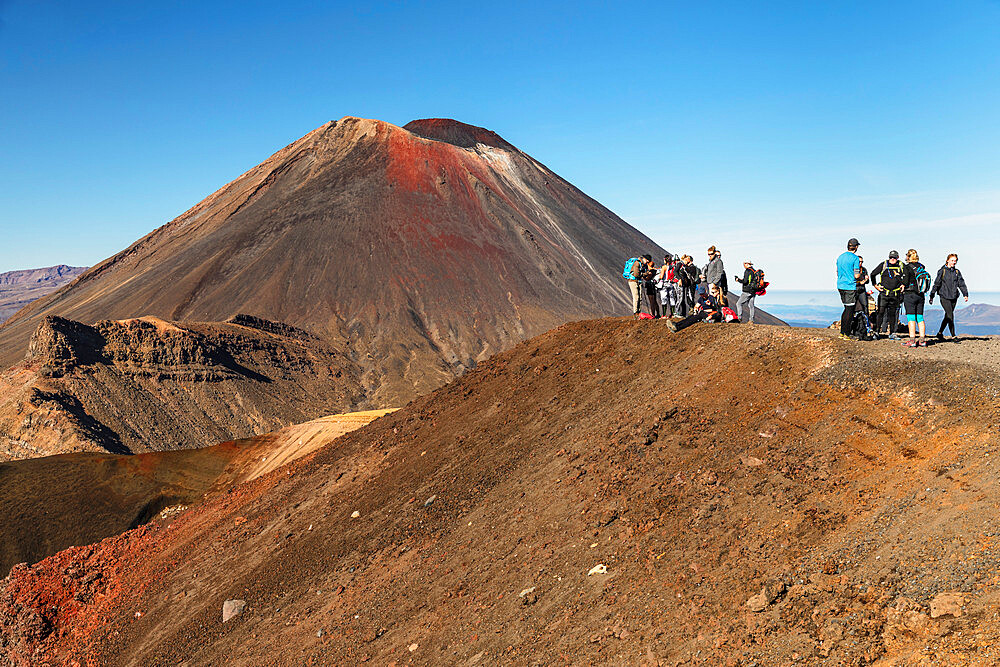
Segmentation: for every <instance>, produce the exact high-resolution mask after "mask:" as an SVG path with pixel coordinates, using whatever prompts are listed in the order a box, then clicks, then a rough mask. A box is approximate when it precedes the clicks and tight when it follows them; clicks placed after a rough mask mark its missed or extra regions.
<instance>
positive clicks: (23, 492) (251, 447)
mask: <svg viewBox="0 0 1000 667" xmlns="http://www.w3.org/2000/svg"><path fill="white" fill-rule="evenodd" d="M386 412H388V411H386V410H372V411H368V412H350V413H346V414H338V415H331V416H328V417H321V418H320V419H315V420H313V421H310V422H306V423H304V424H296V425H294V426H289V427H288V428H284V429H282V430H280V431H277V432H275V433H269V434H267V435H261V436H257V437H254V438H248V439H245V440H237V441H235V442H224V443H222V444H220V445H215V446H213V447H203V448H201V449H189V450H182V451H175V452H152V453H148V454H136V455H131V456H130V455H115V454H96V453H81V454H62V455H60V456H48V457H43V458H37V459H30V460H28V461H17V462H7V463H0V508H2V511H0V535H3V536H4V539H3V541H2V542H0V573H3V574H6V573H7V572H8V571H9V570H10V567H11V566H12V565H14V564H16V563H21V562H29V563H34V562H36V561H39V560H41V559H42V558H44V557H45V556H48V555H51V554H53V553H55V552H57V551H60V550H62V549H66V548H67V547H70V546H73V545H76V544H89V543H91V542H97V541H99V540H101V539H103V538H105V537H108V536H109V535H117V534H118V533H121V532H123V531H126V530H128V529H129V528H134V527H136V526H139V525H141V524H143V523H146V522H147V521H149V520H151V519H155V518H156V517H157V515H158V514H160V513H161V512H164V513H165V514H166V515H170V514H173V513H175V512H176V511H177V510H178V509H180V508H181V507H183V506H184V505H190V504H192V503H195V502H200V501H201V500H202V499H203V497H204V496H205V495H206V494H209V495H211V494H214V493H222V492H225V491H226V490H227V489H229V488H231V487H232V486H234V485H236V484H239V483H242V482H246V481H249V480H253V479H256V478H258V477H260V476H261V475H264V474H267V473H268V472H270V471H272V470H275V469H277V468H279V467H281V466H282V465H285V464H287V463H289V462H291V461H294V460H295V459H298V458H300V457H302V456H305V455H306V454H309V453H310V452H313V451H315V450H316V449H318V448H320V447H322V446H324V445H326V444H327V443H329V442H330V441H331V440H333V439H334V438H336V437H339V436H341V435H343V434H344V433H348V432H350V431H353V430H354V429H356V428H360V427H362V426H364V425H365V424H368V423H369V422H371V421H372V420H373V419H375V418H377V417H380V416H382V415H383V414H385V413H386ZM161 516H163V515H161Z"/></svg>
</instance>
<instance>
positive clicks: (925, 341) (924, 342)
mask: <svg viewBox="0 0 1000 667" xmlns="http://www.w3.org/2000/svg"><path fill="white" fill-rule="evenodd" d="M917 345H919V346H920V347H927V339H926V338H921V339H920V342H919V343H917Z"/></svg>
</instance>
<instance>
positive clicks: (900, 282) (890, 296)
mask: <svg viewBox="0 0 1000 667" xmlns="http://www.w3.org/2000/svg"><path fill="white" fill-rule="evenodd" d="M872 286H873V287H874V288H875V289H876V290H877V291H878V316H877V318H876V324H875V333H876V335H886V334H887V335H888V336H889V338H890V339H891V340H896V326H897V325H898V324H899V306H900V304H901V303H902V298H903V286H904V274H903V265H902V264H900V263H899V253H898V252H896V251H895V250H891V251H890V252H889V259H887V260H886V261H884V262H880V263H879V265H878V266H876V267H875V270H874V271H872Z"/></svg>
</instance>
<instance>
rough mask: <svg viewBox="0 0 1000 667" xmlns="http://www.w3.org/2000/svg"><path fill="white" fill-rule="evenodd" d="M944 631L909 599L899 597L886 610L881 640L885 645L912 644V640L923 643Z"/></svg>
mask: <svg viewBox="0 0 1000 667" xmlns="http://www.w3.org/2000/svg"><path fill="white" fill-rule="evenodd" d="M946 631H947V628H946V627H945V626H943V625H942V624H941V623H938V622H935V621H932V620H931V618H930V616H928V615H927V614H925V613H924V610H923V607H921V606H920V605H919V604H917V603H916V602H913V601H912V600H910V599H909V598H905V597H900V598H897V599H896V602H895V604H894V605H893V606H891V607H889V608H888V609H886V612H885V627H884V629H883V631H882V639H883V641H885V642H886V643H887V644H888V643H890V642H912V641H913V640H914V639H916V640H917V641H923V640H926V639H928V638H930V637H939V636H941V635H942V634H944V633H945V632H946Z"/></svg>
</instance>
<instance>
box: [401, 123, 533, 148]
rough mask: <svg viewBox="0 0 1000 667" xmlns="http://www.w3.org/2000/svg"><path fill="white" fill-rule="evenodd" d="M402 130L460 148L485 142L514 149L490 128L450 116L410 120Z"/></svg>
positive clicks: (471, 146)
mask: <svg viewBox="0 0 1000 667" xmlns="http://www.w3.org/2000/svg"><path fill="white" fill-rule="evenodd" d="M403 129H404V130H407V131H409V132H412V133H413V134H415V135H417V136H419V137H423V138H424V139H432V140H434V141H444V142H446V143H449V144H452V145H455V146H458V147H460V148H473V147H475V145H476V144H485V145H486V146H493V147H494V148H502V149H503V150H507V151H516V150H517V149H516V148H514V146H512V145H511V144H509V143H507V142H506V141H505V140H504V138H503V137H501V136H500V135H499V134H497V133H496V132H493V131H492V130H487V129H486V128H484V127H478V126H476V125H468V124H466V123H462V122H459V121H457V120H452V119H451V118H423V119H420V120H412V121H410V122H409V123H407V124H406V125H404V126H403Z"/></svg>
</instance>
